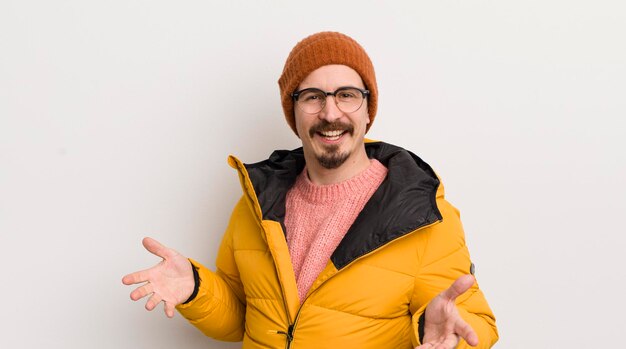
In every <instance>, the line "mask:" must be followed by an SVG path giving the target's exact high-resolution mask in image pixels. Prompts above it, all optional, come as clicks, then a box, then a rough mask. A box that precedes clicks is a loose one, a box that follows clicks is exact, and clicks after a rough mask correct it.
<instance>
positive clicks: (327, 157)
mask: <svg viewBox="0 0 626 349" xmlns="http://www.w3.org/2000/svg"><path fill="white" fill-rule="evenodd" d="M324 150H325V152H324V154H320V155H317V156H316V158H317V162H319V164H320V165H322V167H324V168H326V169H329V170H332V169H335V168H338V167H339V166H341V165H343V163H344V162H346V160H348V158H349V157H350V153H347V152H346V153H340V152H339V146H337V145H329V146H326V147H325V149H324Z"/></svg>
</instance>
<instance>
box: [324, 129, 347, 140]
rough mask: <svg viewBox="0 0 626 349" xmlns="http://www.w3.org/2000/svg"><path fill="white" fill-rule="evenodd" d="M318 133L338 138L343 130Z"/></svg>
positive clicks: (326, 136)
mask: <svg viewBox="0 0 626 349" xmlns="http://www.w3.org/2000/svg"><path fill="white" fill-rule="evenodd" d="M320 133H321V134H322V136H324V137H325V138H334V139H337V138H339V136H341V135H342V134H343V131H325V132H320Z"/></svg>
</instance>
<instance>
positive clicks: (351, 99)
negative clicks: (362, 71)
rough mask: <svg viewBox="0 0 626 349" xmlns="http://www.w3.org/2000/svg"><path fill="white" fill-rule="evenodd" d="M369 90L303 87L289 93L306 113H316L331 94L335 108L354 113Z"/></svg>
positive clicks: (347, 87) (322, 107) (348, 87)
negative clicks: (333, 89)
mask: <svg viewBox="0 0 626 349" xmlns="http://www.w3.org/2000/svg"><path fill="white" fill-rule="evenodd" d="M369 94H370V91H368V90H362V89H360V88H356V87H350V86H345V87H340V88H338V89H337V90H335V92H325V91H322V90H320V89H319V88H305V89H303V90H300V91H296V92H294V93H292V94H291V97H292V98H293V100H294V102H296V104H297V105H298V108H300V110H302V111H303V112H305V113H307V114H317V113H319V112H321V111H322V109H324V107H325V106H326V99H327V98H328V96H333V97H334V99H335V104H336V105H337V108H339V110H341V111H342V112H344V113H354V112H355V111H357V110H359V108H361V105H363V100H364V99H365V98H366V97H367V96H369Z"/></svg>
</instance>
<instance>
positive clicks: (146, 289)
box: [130, 283, 154, 301]
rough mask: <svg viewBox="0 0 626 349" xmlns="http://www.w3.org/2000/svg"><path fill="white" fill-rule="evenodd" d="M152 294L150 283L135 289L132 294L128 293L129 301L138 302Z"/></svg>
mask: <svg viewBox="0 0 626 349" xmlns="http://www.w3.org/2000/svg"><path fill="white" fill-rule="evenodd" d="M152 292H154V290H153V288H152V284H151V283H147V284H145V285H143V286H141V287H137V288H136V289H135V290H134V291H133V292H131V293H130V299H132V300H134V301H136V300H139V299H141V298H143V297H145V296H147V295H149V294H150V293H152Z"/></svg>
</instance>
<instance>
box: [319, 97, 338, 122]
mask: <svg viewBox="0 0 626 349" xmlns="http://www.w3.org/2000/svg"><path fill="white" fill-rule="evenodd" d="M342 116H343V112H342V111H341V110H339V107H337V103H336V102H335V96H326V104H325V105H324V108H322V111H320V113H319V118H320V119H324V120H326V121H328V122H333V121H335V120H337V119H339V118H341V117H342Z"/></svg>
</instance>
